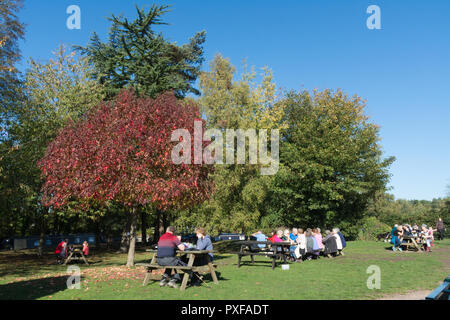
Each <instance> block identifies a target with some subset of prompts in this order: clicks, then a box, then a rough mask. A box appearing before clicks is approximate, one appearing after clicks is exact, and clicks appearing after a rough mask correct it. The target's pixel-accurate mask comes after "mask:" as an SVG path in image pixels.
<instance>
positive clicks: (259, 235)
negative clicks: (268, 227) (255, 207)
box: [252, 230, 267, 249]
mask: <svg viewBox="0 0 450 320" xmlns="http://www.w3.org/2000/svg"><path fill="white" fill-rule="evenodd" d="M252 236H254V237H255V238H256V241H267V237H266V235H265V234H264V233H262V231H261V230H258V232H255V233H254V234H252ZM258 247H260V248H261V249H264V248H265V247H266V245H265V244H262V243H260V244H258Z"/></svg>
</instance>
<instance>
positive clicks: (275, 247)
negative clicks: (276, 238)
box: [235, 241, 292, 270]
mask: <svg viewBox="0 0 450 320" xmlns="http://www.w3.org/2000/svg"><path fill="white" fill-rule="evenodd" d="M239 243H240V245H241V248H240V251H239V252H235V254H237V256H238V264H237V265H238V268H240V267H241V263H242V257H245V256H250V258H251V261H252V264H255V256H265V257H270V258H271V259H272V270H274V269H275V267H276V264H277V260H278V259H279V260H282V261H283V262H284V263H287V258H288V257H289V256H290V247H291V246H292V244H291V243H290V242H287V241H284V242H271V241H239ZM259 245H265V247H264V248H260V247H259Z"/></svg>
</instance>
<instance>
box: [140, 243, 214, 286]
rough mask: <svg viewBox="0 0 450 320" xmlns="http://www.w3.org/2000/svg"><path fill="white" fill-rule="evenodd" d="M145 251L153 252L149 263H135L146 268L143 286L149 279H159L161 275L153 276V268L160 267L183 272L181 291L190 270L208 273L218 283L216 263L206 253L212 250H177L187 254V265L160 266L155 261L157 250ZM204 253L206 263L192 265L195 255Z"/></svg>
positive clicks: (159, 268)
mask: <svg viewBox="0 0 450 320" xmlns="http://www.w3.org/2000/svg"><path fill="white" fill-rule="evenodd" d="M146 251H147V252H151V253H153V257H152V259H151V262H150V263H137V264H136V265H137V266H143V267H145V268H146V270H147V272H146V275H145V278H144V281H143V283H142V285H143V286H145V285H147V284H148V282H149V281H150V280H152V281H159V280H161V277H154V276H153V270H161V269H172V270H176V271H180V272H182V273H184V275H183V280H182V282H181V288H180V290H181V291H184V290H186V286H187V282H188V280H189V273H190V272H197V273H210V274H211V277H212V279H213V281H214V283H215V284H218V283H219V280H218V279H217V275H216V272H215V270H214V269H215V268H217V265H215V264H213V263H212V262H211V260H210V258H209V255H208V253H213V251H208V250H190V251H177V253H178V254H187V255H188V259H189V260H188V265H187V266H161V265H159V264H157V263H156V258H157V257H156V252H157V250H146ZM203 255H206V257H207V259H208V260H207V261H208V262H207V264H206V265H202V266H194V265H193V264H194V261H195V258H196V257H197V256H203Z"/></svg>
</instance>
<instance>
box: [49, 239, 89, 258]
mask: <svg viewBox="0 0 450 320" xmlns="http://www.w3.org/2000/svg"><path fill="white" fill-rule="evenodd" d="M73 250H74V248H73V245H69V239H64V240H62V241H61V242H60V243H59V244H58V246H57V247H56V250H55V254H56V259H57V261H58V263H59V264H63V263H64V261H65V260H66V258H67V257H68V255H69V252H71V251H73ZM82 254H83V256H84V257H87V256H88V255H89V244H88V242H87V241H84V242H83V249H82Z"/></svg>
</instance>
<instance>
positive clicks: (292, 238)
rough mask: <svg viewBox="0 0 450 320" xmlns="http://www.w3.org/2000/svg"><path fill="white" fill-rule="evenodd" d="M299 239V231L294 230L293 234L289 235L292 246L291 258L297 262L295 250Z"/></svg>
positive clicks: (290, 248) (290, 249)
mask: <svg viewBox="0 0 450 320" xmlns="http://www.w3.org/2000/svg"><path fill="white" fill-rule="evenodd" d="M297 239H298V229H297V228H292V232H291V234H289V240H290V242H291V244H292V245H291V246H290V247H289V251H290V253H291V258H292V259H293V260H296V256H295V249H296V248H297Z"/></svg>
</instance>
